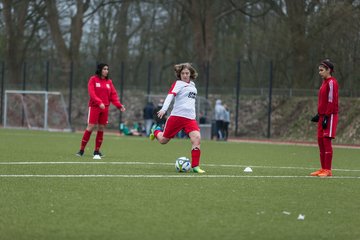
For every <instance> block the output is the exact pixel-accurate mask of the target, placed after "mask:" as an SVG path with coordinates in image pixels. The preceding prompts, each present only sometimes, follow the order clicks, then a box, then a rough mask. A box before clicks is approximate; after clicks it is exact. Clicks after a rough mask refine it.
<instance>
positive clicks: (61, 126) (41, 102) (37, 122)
mask: <svg viewBox="0 0 360 240" xmlns="http://www.w3.org/2000/svg"><path fill="white" fill-rule="evenodd" d="M3 116H4V119H3V120H4V121H3V122H4V127H5V128H29V129H37V130H48V131H70V130H71V126H70V123H69V117H68V113H67V109H66V105H65V101H64V98H63V96H62V94H61V93H60V92H48V91H21V90H6V91H5V98H4V114H3Z"/></svg>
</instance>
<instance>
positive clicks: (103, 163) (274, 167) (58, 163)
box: [0, 162, 360, 172]
mask: <svg viewBox="0 0 360 240" xmlns="http://www.w3.org/2000/svg"><path fill="white" fill-rule="evenodd" d="M0 165H167V166H172V165H174V164H173V163H154V162H0ZM202 166H206V167H225V168H227V167H229V168H245V167H251V168H265V169H300V170H314V169H317V168H309V167H281V166H256V165H236V164H202ZM332 170H333V171H342V172H360V169H340V168H339V169H336V168H334V169H332Z"/></svg>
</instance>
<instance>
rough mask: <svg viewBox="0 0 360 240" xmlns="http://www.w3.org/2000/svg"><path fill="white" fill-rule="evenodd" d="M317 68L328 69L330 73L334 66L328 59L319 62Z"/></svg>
mask: <svg viewBox="0 0 360 240" xmlns="http://www.w3.org/2000/svg"><path fill="white" fill-rule="evenodd" d="M319 66H323V67H324V68H325V69H330V73H332V72H334V64H333V63H332V62H331V61H330V60H329V59H325V60H323V61H321V63H320V65H319Z"/></svg>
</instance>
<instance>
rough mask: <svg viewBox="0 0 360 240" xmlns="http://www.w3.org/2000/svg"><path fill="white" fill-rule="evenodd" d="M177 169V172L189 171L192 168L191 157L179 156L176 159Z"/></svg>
mask: <svg viewBox="0 0 360 240" xmlns="http://www.w3.org/2000/svg"><path fill="white" fill-rule="evenodd" d="M175 169H176V171H177V172H188V171H190V169H191V163H190V159H188V158H187V157H179V158H178V159H176V161H175Z"/></svg>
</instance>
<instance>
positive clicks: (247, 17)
mask: <svg viewBox="0 0 360 240" xmlns="http://www.w3.org/2000/svg"><path fill="white" fill-rule="evenodd" d="M0 28H1V31H0V54H1V59H0V60H2V61H3V62H5V69H6V79H7V82H11V83H14V84H19V83H20V82H21V81H22V80H21V79H22V78H23V76H22V73H23V71H21V69H23V67H24V63H26V62H27V63H31V64H33V65H34V64H38V65H41V64H43V63H44V62H46V61H51V63H52V65H53V66H54V68H57V69H58V70H57V71H58V72H59V74H57V76H56V81H57V82H58V84H59V85H60V86H61V85H62V84H63V83H65V82H67V81H68V76H69V73H70V72H72V71H73V72H74V73H75V77H74V79H75V82H76V81H80V79H83V78H84V77H83V76H84V75H85V74H89V71H90V70H89V69H91V71H94V70H95V67H93V68H89V66H90V65H91V66H95V63H96V62H107V63H109V64H110V66H116V68H118V67H119V66H121V65H122V64H123V63H125V66H126V71H125V72H126V81H127V84H128V85H131V86H139V85H144V84H146V82H147V79H146V78H147V77H148V74H149V72H148V69H149V64H150V63H151V65H152V68H153V69H155V70H156V71H154V72H152V73H151V74H153V75H154V78H155V79H159V80H156V81H155V83H156V84H157V85H162V84H164V83H167V81H171V80H172V79H173V75H172V71H171V66H172V65H173V64H174V63H177V62H185V61H190V62H192V63H194V64H195V66H197V68H198V70H199V72H200V76H201V77H200V78H199V80H198V81H199V84H200V85H204V84H205V81H210V82H211V85H212V86H214V87H229V86H230V87H232V86H234V82H235V81H236V80H235V79H236V75H237V72H236V71H237V68H236V66H237V65H236V64H237V62H241V63H242V68H241V69H242V71H241V74H242V75H241V77H242V79H243V80H242V84H243V85H242V87H249V88H256V87H263V86H264V85H266V84H267V82H268V81H267V76H268V72H269V68H268V66H269V62H271V63H272V66H273V69H272V74H273V78H274V81H273V85H274V87H282V88H304V89H312V88H317V87H318V86H319V78H318V77H317V64H318V63H319V61H321V60H322V59H324V58H330V59H331V60H332V61H333V62H334V63H335V66H336V70H335V74H336V76H337V77H338V79H339V83H340V87H341V88H342V89H356V88H357V89H358V88H359V86H360V81H359V78H360V77H359V76H360V69H359V68H358V67H357V64H358V63H359V60H360V54H359V47H360V1H359V0H296V1H294V0H114V1H111V0H0ZM70 63H71V64H70ZM40 68H41V67H40ZM39 71H40V70H39ZM41 71H42V70H41ZM206 71H208V72H207V74H208V76H209V79H206V77H205V75H206ZM35 76H36V74H35ZM81 76H82V77H81ZM77 85H80V83H77ZM166 85H168V84H166Z"/></svg>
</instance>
